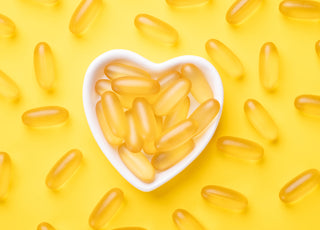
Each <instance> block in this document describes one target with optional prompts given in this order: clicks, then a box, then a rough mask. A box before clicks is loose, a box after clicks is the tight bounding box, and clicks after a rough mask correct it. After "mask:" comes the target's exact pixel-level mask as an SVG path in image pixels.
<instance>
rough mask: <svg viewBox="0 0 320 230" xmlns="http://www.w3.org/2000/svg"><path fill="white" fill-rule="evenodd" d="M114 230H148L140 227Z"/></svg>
mask: <svg viewBox="0 0 320 230" xmlns="http://www.w3.org/2000/svg"><path fill="white" fill-rule="evenodd" d="M113 230H146V229H145V228H140V227H123V228H114V229H113Z"/></svg>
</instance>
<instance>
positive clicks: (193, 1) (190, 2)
mask: <svg viewBox="0 0 320 230" xmlns="http://www.w3.org/2000/svg"><path fill="white" fill-rule="evenodd" d="M166 2H167V3H168V5H170V6H175V7H185V6H197V5H202V4H206V3H207V2H209V0H166Z"/></svg>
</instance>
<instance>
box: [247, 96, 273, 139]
mask: <svg viewBox="0 0 320 230" xmlns="http://www.w3.org/2000/svg"><path fill="white" fill-rule="evenodd" d="M244 112H245V114H246V116H247V118H248V120H249V122H250V123H251V125H252V126H253V127H254V128H255V129H256V131H257V132H258V133H260V135H261V136H263V137H264V138H266V139H268V140H270V141H274V140H276V139H277V138H278V127H277V125H276V123H275V122H274V121H273V119H272V117H271V116H270V114H269V113H268V112H267V111H266V110H265V108H263V106H262V105H261V104H260V103H259V102H258V101H256V100H254V99H248V100H247V101H246V102H245V104H244Z"/></svg>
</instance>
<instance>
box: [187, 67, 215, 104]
mask: <svg viewBox="0 0 320 230" xmlns="http://www.w3.org/2000/svg"><path fill="white" fill-rule="evenodd" d="M181 74H182V76H183V77H185V78H187V79H189V80H190V81H191V94H192V96H193V97H194V98H195V99H196V100H197V101H198V102H199V103H202V102H204V101H206V100H208V99H210V98H213V93H212V89H211V87H210V85H209V83H208V82H207V80H206V78H205V76H204V74H203V73H202V71H201V70H200V69H199V68H198V67H197V66H195V65H194V64H184V65H183V66H181Z"/></svg>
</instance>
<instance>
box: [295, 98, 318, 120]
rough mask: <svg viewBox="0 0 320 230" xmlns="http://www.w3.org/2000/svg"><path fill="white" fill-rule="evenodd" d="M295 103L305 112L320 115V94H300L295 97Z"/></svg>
mask: <svg viewBox="0 0 320 230" xmlns="http://www.w3.org/2000/svg"><path fill="white" fill-rule="evenodd" d="M294 105H295V107H296V108H297V109H298V110H300V111H301V112H303V113H305V114H309V115H313V116H320V96H317V95H300V96H298V97H297V98H296V99H295V101H294Z"/></svg>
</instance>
